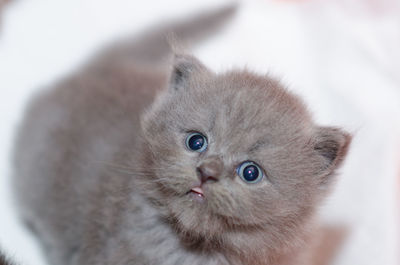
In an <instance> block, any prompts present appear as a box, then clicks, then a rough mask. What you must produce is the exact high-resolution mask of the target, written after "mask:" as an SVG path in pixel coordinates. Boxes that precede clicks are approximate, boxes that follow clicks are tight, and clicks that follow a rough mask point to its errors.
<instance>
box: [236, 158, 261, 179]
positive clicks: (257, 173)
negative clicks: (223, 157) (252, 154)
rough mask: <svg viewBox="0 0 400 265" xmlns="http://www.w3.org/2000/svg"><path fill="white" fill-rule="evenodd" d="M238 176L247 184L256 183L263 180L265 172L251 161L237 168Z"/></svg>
mask: <svg viewBox="0 0 400 265" xmlns="http://www.w3.org/2000/svg"><path fill="white" fill-rule="evenodd" d="M237 174H238V175H239V177H240V178H241V179H242V180H244V181H245V182H247V183H256V182H259V181H260V180H261V179H262V178H263V172H262V170H261V168H260V167H259V166H258V165H257V164H256V163H254V162H251V161H246V162H243V163H242V164H241V165H240V166H239V167H238V168H237Z"/></svg>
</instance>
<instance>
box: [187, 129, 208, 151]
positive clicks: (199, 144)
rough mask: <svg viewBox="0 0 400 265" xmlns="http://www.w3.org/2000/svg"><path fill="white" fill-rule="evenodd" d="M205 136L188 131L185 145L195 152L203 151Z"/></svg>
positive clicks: (205, 145) (205, 143) (205, 144)
mask: <svg viewBox="0 0 400 265" xmlns="http://www.w3.org/2000/svg"><path fill="white" fill-rule="evenodd" d="M207 145H208V144H207V138H206V137H205V136H204V135H202V134H201V133H190V134H189V135H188V136H187V138H186V147H187V148H189V150H192V151H195V152H199V153H201V152H203V151H204V150H206V149H207Z"/></svg>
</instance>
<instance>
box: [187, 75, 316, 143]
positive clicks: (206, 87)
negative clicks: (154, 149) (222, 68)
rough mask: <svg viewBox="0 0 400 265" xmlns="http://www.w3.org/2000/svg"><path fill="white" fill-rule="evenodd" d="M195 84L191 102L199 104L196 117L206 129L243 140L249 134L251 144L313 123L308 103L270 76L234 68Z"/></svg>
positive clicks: (298, 129)
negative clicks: (306, 106)
mask: <svg viewBox="0 0 400 265" xmlns="http://www.w3.org/2000/svg"><path fill="white" fill-rule="evenodd" d="M197 81H199V80H197ZM192 88H193V89H192V91H191V92H190V94H191V96H190V97H191V98H192V100H193V102H191V101H188V102H190V103H189V104H192V105H193V104H194V105H196V109H197V111H195V112H196V113H195V115H196V116H197V117H196V119H194V120H195V121H196V122H198V123H199V124H201V126H204V128H202V129H204V130H208V131H211V132H213V133H216V134H217V135H219V136H221V137H226V136H229V137H239V138H240V139H241V142H243V140H245V139H246V138H248V141H247V142H249V144H251V145H252V147H251V148H256V147H257V145H260V144H262V143H263V142H265V141H268V139H270V140H272V139H271V137H280V138H282V137H283V138H284V137H285V136H286V137H290V134H292V133H295V132H298V131H302V130H303V129H305V128H307V127H309V126H310V124H311V119H310V116H309V114H308V112H307V110H306V108H305V106H304V104H303V103H302V102H301V101H300V100H299V99H297V98H296V97H295V96H294V95H292V94H290V93H289V92H288V91H287V90H286V89H284V88H283V87H282V86H281V85H280V84H279V83H278V82H277V81H275V80H273V79H270V78H267V77H262V76H257V75H254V74H252V73H249V72H246V71H240V72H239V71H232V72H228V73H226V74H224V75H220V76H217V77H214V78H209V79H205V80H203V81H200V82H198V83H197V84H196V86H195V87H192ZM274 140H275V141H276V140H277V139H274Z"/></svg>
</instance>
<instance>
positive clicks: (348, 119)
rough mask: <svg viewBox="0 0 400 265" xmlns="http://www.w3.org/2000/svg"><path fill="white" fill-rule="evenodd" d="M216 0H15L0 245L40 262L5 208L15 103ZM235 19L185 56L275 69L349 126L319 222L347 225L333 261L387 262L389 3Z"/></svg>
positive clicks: (395, 8)
mask: <svg viewBox="0 0 400 265" xmlns="http://www.w3.org/2000/svg"><path fill="white" fill-rule="evenodd" d="M223 3H226V1H225V0H224V1H223V0H219V1H216V0H201V1H200V0H198V1H196V0H186V1H179V0H169V1H163V0H158V1H154V0H148V1H125V0H14V1H13V2H12V3H9V5H8V6H7V7H6V9H5V10H4V14H3V23H2V27H3V28H2V30H1V34H0V93H1V94H0V102H1V103H0V120H1V123H0V146H1V152H0V172H1V175H0V214H1V217H0V245H2V246H3V248H4V249H5V250H6V251H7V252H8V253H9V254H10V255H11V256H14V257H16V258H17V259H18V260H20V261H21V262H22V263H23V264H25V265H42V264H44V262H43V257H42V255H41V252H40V251H39V248H38V246H37V245H36V243H35V241H34V239H33V238H32V237H31V236H30V235H29V234H28V233H27V232H26V231H25V230H24V228H22V226H21V225H20V224H19V223H18V221H17V218H16V217H15V213H14V208H13V205H12V199H11V194H12V193H11V190H10V187H9V183H10V176H11V172H12V169H11V167H10V161H9V159H10V153H11V148H12V142H13V136H14V132H15V128H16V125H17V124H18V121H19V120H20V118H21V114H22V110H23V107H24V105H25V103H26V100H27V99H28V98H29V97H30V96H31V95H32V94H33V93H34V92H35V91H37V90H39V89H40V88H43V87H46V86H48V85H50V84H51V83H52V82H53V81H54V80H57V79H59V78H61V77H62V76H65V75H66V74H68V73H69V72H70V71H73V70H75V69H76V68H77V67H78V66H79V65H80V64H81V63H83V62H85V61H86V60H87V59H88V58H89V57H90V55H92V54H93V53H94V52H95V51H97V50H98V49H99V48H100V47H102V46H103V45H104V44H106V43H108V42H110V41H112V40H115V39H116V38H118V37H119V36H127V35H128V34H134V33H135V32H138V31H140V30H143V29H145V28H147V27H148V26H149V25H152V24H155V23H157V21H162V20H166V19H170V18H174V17H181V16H185V15H190V14H193V13H196V11H199V10H203V9H204V8H212V7H215V6H218V5H221V4H223ZM241 3H242V4H241V8H240V11H239V13H238V16H237V17H236V19H235V20H234V21H233V23H231V24H230V25H229V26H228V27H227V28H226V29H225V30H224V31H223V32H221V33H220V34H219V35H218V36H216V37H215V38H212V39H210V41H208V42H206V43H204V44H203V45H200V46H199V47H197V48H196V49H194V53H195V54H196V55H197V56H198V57H200V59H201V60H203V61H204V62H205V63H206V64H207V65H209V66H210V67H212V68H213V69H214V70H216V71H223V70H224V69H229V68H231V67H243V66H247V67H248V68H250V69H253V70H255V71H257V72H261V73H267V72H269V73H271V74H272V75H274V76H276V77H279V78H281V79H282V81H283V82H284V83H285V84H286V85H287V86H288V87H289V88H290V90H292V91H295V92H296V93H298V94H299V95H301V96H302V97H303V98H304V99H305V100H306V102H307V103H308V105H309V106H310V110H311V111H312V112H313V113H314V114H315V118H316V119H317V120H318V121H319V122H320V123H322V124H327V125H337V126H341V127H344V128H345V129H347V130H349V131H350V132H352V133H353V134H354V143H353V146H352V148H351V152H350V154H349V157H348V160H347V161H346V163H345V165H344V167H343V168H342V169H341V174H340V175H339V181H338V185H337V188H336V189H335V191H334V193H333V195H332V197H331V198H330V199H329V200H327V201H326V203H325V204H324V206H323V207H322V208H321V219H323V220H324V222H327V223H332V224H343V225H346V226H348V227H349V229H350V234H349V236H348V239H347V241H346V243H345V244H344V245H343V246H342V248H341V250H340V253H339V255H338V257H337V259H336V260H335V262H334V264H337V265H354V264H362V265H398V264H400V262H399V253H398V251H399V249H400V246H399V237H400V231H399V224H400V222H399V216H398V214H399V212H400V210H399V209H400V207H399V197H398V194H399V186H400V185H399V183H400V182H399V176H400V174H399V173H400V167H399V164H400V163H399V162H400V48H399V47H400V8H399V6H400V5H399V1H395V0H364V1H362V0H358V1H357V0H337V1H323V0H321V1H311V0H310V1H307V0H302V1H289V0H287V1H272V0H270V1H268V0H248V1H242V2H241Z"/></svg>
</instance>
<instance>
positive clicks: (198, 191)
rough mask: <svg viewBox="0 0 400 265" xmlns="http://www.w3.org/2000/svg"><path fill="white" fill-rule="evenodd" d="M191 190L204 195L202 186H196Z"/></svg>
mask: <svg viewBox="0 0 400 265" xmlns="http://www.w3.org/2000/svg"><path fill="white" fill-rule="evenodd" d="M190 191H191V192H194V193H197V195H198V196H201V197H202V196H204V194H203V190H202V189H201V188H200V187H194V188H192V189H191V190H190Z"/></svg>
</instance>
